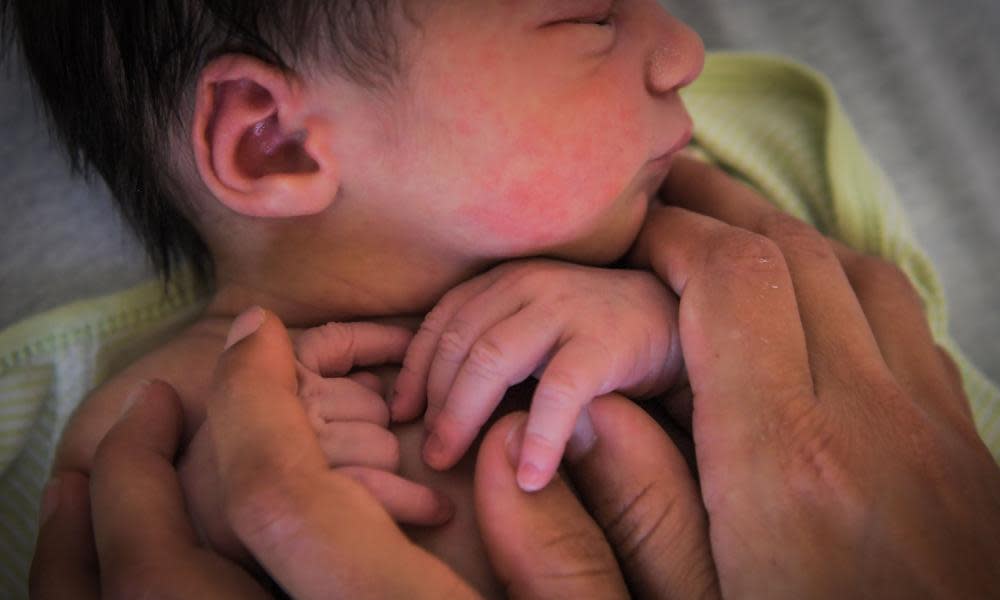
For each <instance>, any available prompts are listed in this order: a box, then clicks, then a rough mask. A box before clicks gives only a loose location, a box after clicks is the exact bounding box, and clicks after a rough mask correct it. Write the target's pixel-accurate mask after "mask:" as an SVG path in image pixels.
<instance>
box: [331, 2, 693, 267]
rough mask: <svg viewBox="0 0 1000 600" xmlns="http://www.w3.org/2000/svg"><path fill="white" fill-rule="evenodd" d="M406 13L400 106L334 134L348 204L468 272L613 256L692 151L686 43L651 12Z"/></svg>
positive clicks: (436, 9) (442, 7) (482, 5)
mask: <svg viewBox="0 0 1000 600" xmlns="http://www.w3.org/2000/svg"><path fill="white" fill-rule="evenodd" d="M411 5H412V6H411V7H410V10H411V11H412V14H413V15H414V16H415V17H416V20H417V21H418V22H419V23H420V27H419V28H418V29H414V30H413V31H411V32H408V33H407V34H406V35H404V36H403V38H402V40H401V41H402V42H403V46H404V48H405V52H404V57H405V59H406V60H405V62H406V64H407V65H408V68H407V71H406V75H405V77H404V81H403V83H402V84H401V86H400V91H399V92H398V93H397V94H394V95H393V98H391V99H390V100H389V101H387V102H385V103H382V104H380V105H379V106H377V108H373V109H372V110H373V111H376V110H377V111H378V116H377V119H381V123H382V125H381V126H380V127H378V128H377V131H374V130H372V129H365V128H363V127H362V128H357V129H354V130H351V132H349V133H348V132H347V131H345V137H347V138H350V139H351V144H350V152H349V153H347V154H350V156H345V159H344V160H345V164H344V165H343V171H342V172H343V173H344V178H345V189H346V186H348V185H351V186H353V187H354V189H360V190H363V191H364V194H365V195H366V197H370V198H371V199H372V202H374V203H378V202H379V201H380V200H379V199H380V198H381V199H382V200H383V201H384V202H385V204H384V210H385V211H388V213H383V214H389V213H391V214H393V216H394V217H395V219H396V221H397V223H396V225H397V226H400V225H402V226H406V227H409V228H417V229H418V230H419V231H421V232H422V233H423V235H424V239H428V240H433V241H434V242H436V243H446V244H450V245H451V246H452V247H457V249H458V250H460V251H463V252H467V253H469V254H470V255H473V256H481V257H484V258H507V257H515V256H522V255H534V254H549V255H553V256H557V257H561V258H567V259H572V260H579V261H587V262H595V263H599V262H607V261H610V260H613V259H614V258H616V257H617V256H619V255H620V254H622V253H623V252H624V251H625V250H626V249H627V248H628V247H629V245H630V243H631V241H632V239H633V237H634V236H635V234H636V233H637V231H638V229H639V227H640V226H641V223H642V220H643V218H644V216H645V213H646V208H647V205H648V202H649V200H650V198H651V197H653V196H654V195H655V193H656V190H657V189H658V188H659V186H660V184H661V183H662V181H663V179H664V178H665V176H666V174H667V171H668V170H669V168H670V162H671V161H670V156H671V154H672V153H673V152H675V151H677V150H678V149H679V148H680V147H682V146H683V145H684V144H685V143H686V142H687V140H688V139H689V138H690V132H691V122H690V119H689V117H688V115H687V113H686V112H685V110H684V107H683V106H682V104H681V101H680V99H679V97H678V94H677V90H678V88H679V87H680V86H682V85H685V84H687V83H689V82H690V81H691V80H693V79H694V77H696V76H697V74H698V73H699V72H700V70H701V67H702V64H703V61H704V49H703V46H702V43H701V40H700V39H699V38H698V36H697V35H696V34H695V33H694V32H692V31H691V30H690V29H689V28H687V27H686V26H685V25H683V24H682V23H680V22H678V21H677V20H676V19H674V18H673V17H671V16H670V15H669V14H668V13H667V12H666V11H665V10H664V9H663V8H662V7H661V6H660V4H659V3H658V2H657V0H617V1H615V0H418V1H415V2H411ZM373 116H374V113H373ZM348 125H349V124H348ZM345 129H350V127H349V126H348V127H346V128H345Z"/></svg>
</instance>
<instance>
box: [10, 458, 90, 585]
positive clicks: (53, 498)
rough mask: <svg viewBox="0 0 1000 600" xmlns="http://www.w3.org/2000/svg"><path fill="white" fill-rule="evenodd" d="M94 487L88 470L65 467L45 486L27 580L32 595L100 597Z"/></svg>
mask: <svg viewBox="0 0 1000 600" xmlns="http://www.w3.org/2000/svg"><path fill="white" fill-rule="evenodd" d="M89 486H90V482H89V480H88V479H87V477H85V476H84V475H82V474H80V473H74V472H63V473H59V474H58V475H57V477H55V478H54V479H53V480H52V481H51V482H50V483H49V485H48V486H47V487H46V489H45V495H44V497H43V500H42V514H41V526H40V528H39V531H38V541H37V543H36V545H35V555H34V557H33V558H32V561H31V575H30V576H29V579H28V589H29V590H30V591H29V594H30V596H31V598H34V599H36V600H63V599H65V598H80V599H81V600H86V599H88V598H93V599H95V600H96V599H97V598H100V596H101V588H100V582H99V581H98V566H97V552H96V550H95V549H94V534H93V528H92V527H91V525H90V487H89Z"/></svg>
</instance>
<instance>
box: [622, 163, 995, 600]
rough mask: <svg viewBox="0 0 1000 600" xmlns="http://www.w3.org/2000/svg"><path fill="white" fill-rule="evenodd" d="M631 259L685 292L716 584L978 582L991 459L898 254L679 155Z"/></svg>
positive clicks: (908, 591)
mask: <svg viewBox="0 0 1000 600" xmlns="http://www.w3.org/2000/svg"><path fill="white" fill-rule="evenodd" d="M663 196H664V198H665V199H666V201H667V202H668V204H670V206H663V207H654V209H653V213H652V214H651V215H650V218H649V219H648V220H647V224H646V226H645V229H644V231H643V233H642V234H641V235H640V241H639V243H638V244H637V247H636V249H635V254H634V260H635V262H636V263H637V264H638V265H650V266H652V268H653V269H654V271H655V272H656V273H657V274H659V275H660V277H661V278H662V279H663V280H664V281H665V282H667V283H668V284H669V285H670V286H671V287H672V288H673V289H674V291H675V292H676V293H677V294H678V295H679V296H680V299H681V300H680V325H679V327H680V336H681V344H682V347H683V349H684V358H685V362H686V365H687V371H688V375H689V379H690V384H691V390H692V392H693V403H694V419H693V434H694V439H695V444H696V448H697V461H698V467H699V473H700V478H701V490H702V497H703V499H704V504H705V507H706V508H707V511H708V515H709V522H710V524H711V543H712V553H713V556H714V557H715V561H716V567H717V569H718V574H719V578H720V582H721V588H722V591H723V593H724V594H725V595H733V596H755V597H796V598H801V597H828V596H834V597H853V596H857V595H864V596H868V595H873V596H886V595H889V596H901V597H914V596H924V595H930V596H935V597H939V596H948V597H951V596H958V597H986V596H990V595H994V594H996V593H997V590H998V589H1000V569H998V568H997V565H1000V469H998V467H997V464H996V462H995V461H994V459H993V458H992V456H991V455H990V453H989V451H988V450H987V448H986V447H985V445H984V444H983V442H982V441H981V440H980V438H979V436H978V435H977V433H976V429H975V426H974V424H973V421H972V417H971V415H970V410H969V406H968V402H967V400H966V398H965V396H964V394H963V392H962V388H961V381H960V378H959V375H958V372H957V370H956V369H955V367H954V365H953V363H952V362H951V361H950V359H949V358H947V356H946V355H945V354H944V352H942V351H941V350H940V349H939V348H938V347H937V346H936V345H935V343H934V340H933V338H932V336H931V333H930V331H929V328H928V325H927V322H926V318H925V316H924V313H923V309H922V306H921V303H920V300H919V298H918V296H917V295H916V293H915V292H914V291H913V289H912V287H911V286H910V284H909V282H908V280H907V279H906V277H905V276H904V275H903V274H902V273H901V272H900V271H899V270H898V269H896V268H895V267H893V266H890V265H889V264H888V263H885V262H882V261H880V260H876V259H873V258H869V257H865V256H861V255H859V254H856V253H854V252H852V251H850V250H848V249H847V248H845V247H843V246H841V245H839V244H837V243H834V242H831V241H830V240H828V239H826V238H824V237H822V236H821V235H820V234H818V233H817V232H816V231H815V230H814V229H812V228H811V227H808V226H806V225H805V224H803V223H802V222H800V221H798V220H795V219H793V218H791V217H788V216H786V215H783V214H781V213H779V212H778V211H777V210H775V209H774V208H773V207H771V206H770V205H769V204H768V203H766V202H765V201H764V200H763V199H761V198H760V197H759V196H758V195H757V194H756V193H755V192H753V191H752V190H750V189H749V188H748V187H745V186H743V185H742V184H739V183H737V182H736V181H734V180H733V179H731V178H729V177H728V176H726V175H725V174H724V173H723V172H722V171H720V170H718V169H715V168H713V167H709V166H707V165H703V164H700V163H698V162H696V161H693V160H690V159H679V160H678V161H677V162H676V163H675V166H674V170H673V172H672V174H671V176H670V177H669V179H668V181H667V183H666V184H665V187H664V189H663Z"/></svg>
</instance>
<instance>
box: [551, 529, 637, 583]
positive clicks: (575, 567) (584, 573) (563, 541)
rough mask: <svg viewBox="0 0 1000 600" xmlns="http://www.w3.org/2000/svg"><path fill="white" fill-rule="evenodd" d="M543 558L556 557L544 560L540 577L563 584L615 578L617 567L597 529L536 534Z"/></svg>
mask: <svg viewBox="0 0 1000 600" xmlns="http://www.w3.org/2000/svg"><path fill="white" fill-rule="evenodd" d="M539 535H540V539H539V548H540V550H541V552H540V553H539V554H541V555H542V556H545V557H558V560H553V561H547V562H546V563H545V564H544V566H543V568H542V569H541V570H540V572H539V573H538V574H537V576H538V577H539V578H542V579H547V580H550V581H553V580H555V581H565V580H567V579H580V578H595V579H597V578H604V577H609V576H616V575H618V573H619V572H618V566H617V563H616V562H615V560H614V557H613V556H612V555H611V552H610V549H609V548H608V546H607V541H606V540H605V539H604V538H603V536H601V535H600V533H599V532H598V531H597V530H593V529H591V528H579V529H575V530H569V531H549V532H542V533H540V534H539Z"/></svg>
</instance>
